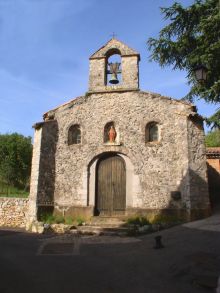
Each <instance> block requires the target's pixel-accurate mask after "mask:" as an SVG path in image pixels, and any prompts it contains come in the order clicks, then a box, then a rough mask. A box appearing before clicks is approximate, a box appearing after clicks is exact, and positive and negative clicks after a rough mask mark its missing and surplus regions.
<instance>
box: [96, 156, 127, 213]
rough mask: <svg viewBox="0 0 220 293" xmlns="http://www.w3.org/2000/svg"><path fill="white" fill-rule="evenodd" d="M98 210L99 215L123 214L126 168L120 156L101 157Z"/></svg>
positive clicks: (98, 174)
mask: <svg viewBox="0 0 220 293" xmlns="http://www.w3.org/2000/svg"><path fill="white" fill-rule="evenodd" d="M96 184H97V186H96V211H97V214H99V215H116V214H123V213H124V211H125V206H126V170H125V163H124V160H123V159H122V158H121V157H119V156H111V157H107V158H104V159H101V160H100V161H99V163H98V165H97V181H96Z"/></svg>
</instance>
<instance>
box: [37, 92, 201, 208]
mask: <svg viewBox="0 0 220 293" xmlns="http://www.w3.org/2000/svg"><path fill="white" fill-rule="evenodd" d="M54 113H55V119H56V121H57V125H58V128H59V138H58V141H57V143H56V162H55V186H54V201H55V204H57V205H58V206H68V205H69V206H86V205H87V201H88V196H89V195H88V186H87V183H88V182H87V181H88V178H87V175H88V165H89V163H90V162H91V160H92V159H93V158H94V157H96V156H98V155H100V154H102V153H104V152H110V151H113V152H119V153H122V154H124V155H126V156H127V157H128V158H129V159H130V160H131V162H132V164H133V166H134V173H135V175H137V176H138V178H139V186H138V190H137V192H136V194H135V196H134V197H133V199H132V203H131V206H130V207H132V208H145V209H166V208H171V209H172V208H175V209H182V208H186V207H187V205H188V202H189V201H190V200H191V199H192V196H193V194H192V193H193V192H197V191H195V190H197V189H196V187H192V188H189V184H194V183H193V181H192V180H191V181H190V183H189V174H188V172H189V158H188V152H189V145H190V144H193V147H194V151H195V150H196V148H197V147H199V144H200V143H202V141H201V139H198V142H197V141H196V136H195V131H196V130H194V132H193V131H191V132H189V130H190V126H189V124H188V123H189V122H188V119H187V116H189V115H190V113H192V107H191V106H190V105H187V104H184V103H181V102H177V101H175V100H172V99H168V98H164V97H161V96H160V95H156V94H151V93H146V92H126V93H120V92H118V93H116V92H113V93H103V94H92V95H88V96H86V97H82V98H79V99H77V100H76V101H75V102H74V101H73V102H71V103H69V104H66V105H64V106H62V107H60V108H58V109H57V110H56V111H55V112H54ZM109 121H114V122H115V124H116V126H117V128H118V129H119V132H120V133H119V135H120V145H114V146H110V145H105V144H104V143H103V130H104V126H105V124H106V123H107V122H109ZM151 121H157V122H158V123H159V132H160V141H159V142H156V143H145V126H146V124H147V123H148V122H151ZM72 124H79V125H80V126H81V130H82V143H81V144H79V145H70V146H69V145H68V144H67V136H68V129H69V127H70V125H72ZM193 129H194V128H193ZM199 134H200V135H202V132H199ZM191 136H195V138H194V140H193V139H192V140H191V141H190V137H191ZM45 143H46V142H45ZM190 153H191V154H192V157H191V158H190V160H191V161H192V162H190V168H192V170H194V171H195V170H196V168H199V170H200V178H202V179H204V182H206V181H205V180H206V179H205V178H206V176H205V170H206V169H205V168H204V165H203V162H204V157H203V156H202V154H201V152H199V153H198V154H194V156H197V158H196V159H193V151H190ZM200 156H201V157H200ZM45 158H46V156H45ZM45 164H46V163H45ZM48 165H49V163H48ZM197 165H198V166H197ZM42 176H45V173H43V174H42ZM190 178H191V177H190ZM196 184H197V182H196ZM40 188H41V187H40ZM193 188H194V189H193ZM41 190H42V193H41V196H43V192H44V188H41ZM173 191H174V192H175V191H180V192H181V200H179V201H176V200H174V199H173V198H172V196H171V192H173ZM200 191H201V192H202V191H204V192H206V189H205V183H204V185H203V187H202V188H201V189H200ZM197 194H198V192H197ZM205 197H206V195H205ZM203 198H204V197H203ZM197 201H198V202H201V200H200V199H199V197H198V196H196V197H195V199H194V203H193V206H196V202H197Z"/></svg>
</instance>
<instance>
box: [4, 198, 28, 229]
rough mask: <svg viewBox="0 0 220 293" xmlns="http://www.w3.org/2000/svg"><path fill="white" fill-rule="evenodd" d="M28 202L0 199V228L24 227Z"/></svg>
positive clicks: (22, 199)
mask: <svg viewBox="0 0 220 293" xmlns="http://www.w3.org/2000/svg"><path fill="white" fill-rule="evenodd" d="M28 203H29V200H28V199H26V198H7V197H0V226H8V227H25V225H26V216H27V212H28Z"/></svg>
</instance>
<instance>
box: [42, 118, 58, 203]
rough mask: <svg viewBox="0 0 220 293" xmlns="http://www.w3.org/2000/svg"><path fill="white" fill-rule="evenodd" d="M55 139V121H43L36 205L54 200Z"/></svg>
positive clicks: (56, 138)
mask: <svg viewBox="0 0 220 293" xmlns="http://www.w3.org/2000/svg"><path fill="white" fill-rule="evenodd" d="M57 140H58V125H57V121H56V120H52V121H47V122H45V123H44V124H43V126H42V134H41V147H40V154H41V156H40V162H39V178H38V198H37V205H53V202H54V188H55V187H54V186H55V160H56V158H55V154H56V144H57Z"/></svg>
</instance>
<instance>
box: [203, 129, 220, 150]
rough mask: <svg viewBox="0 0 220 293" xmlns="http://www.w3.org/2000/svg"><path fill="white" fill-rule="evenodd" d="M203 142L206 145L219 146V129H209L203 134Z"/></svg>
mask: <svg viewBox="0 0 220 293" xmlns="http://www.w3.org/2000/svg"><path fill="white" fill-rule="evenodd" d="M205 144H206V146H207V147H220V130H219V129H216V130H213V131H210V132H209V133H208V134H207V135H206V136H205Z"/></svg>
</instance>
